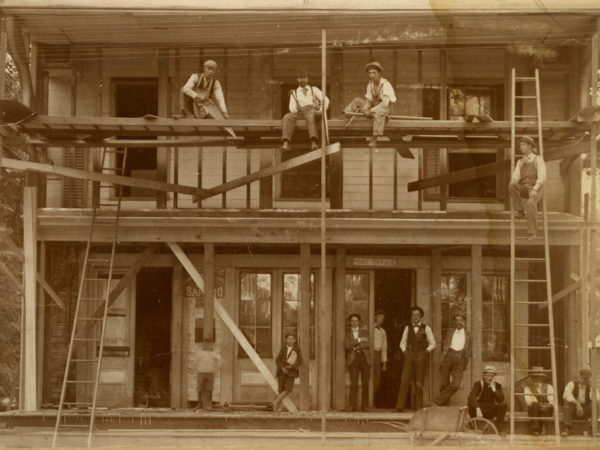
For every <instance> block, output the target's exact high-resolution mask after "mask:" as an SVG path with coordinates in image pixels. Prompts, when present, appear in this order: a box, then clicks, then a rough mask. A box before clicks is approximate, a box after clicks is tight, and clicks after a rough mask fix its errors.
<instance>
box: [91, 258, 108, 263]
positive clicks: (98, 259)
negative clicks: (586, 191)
mask: <svg viewBox="0 0 600 450" xmlns="http://www.w3.org/2000/svg"><path fill="white" fill-rule="evenodd" d="M89 261H94V262H99V261H102V262H108V261H110V259H106V258H88V262H89Z"/></svg>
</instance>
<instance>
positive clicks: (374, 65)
mask: <svg viewBox="0 0 600 450" xmlns="http://www.w3.org/2000/svg"><path fill="white" fill-rule="evenodd" d="M370 69H375V70H376V71H378V72H379V73H383V67H382V66H381V64H379V63H378V62H377V61H373V62H370V63H369V64H367V65H366V66H365V70H366V71H367V72H368V71H369V70H370Z"/></svg>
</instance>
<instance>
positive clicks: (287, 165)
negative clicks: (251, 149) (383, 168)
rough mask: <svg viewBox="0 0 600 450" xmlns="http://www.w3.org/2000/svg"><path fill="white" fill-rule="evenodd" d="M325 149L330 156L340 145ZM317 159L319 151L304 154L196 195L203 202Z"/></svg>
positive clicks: (337, 150)
mask: <svg viewBox="0 0 600 450" xmlns="http://www.w3.org/2000/svg"><path fill="white" fill-rule="evenodd" d="M325 149H326V150H325V151H326V154H327V155H332V154H334V153H336V152H339V151H340V144H339V143H337V142H336V143H335V144H331V145H328V146H327V147H326V148H325ZM319 158H321V149H319V150H314V151H312V152H308V153H305V154H303V155H300V156H297V157H295V158H292V159H288V160H287V161H284V162H282V163H281V164H279V165H277V166H271V167H267V168H265V169H261V170H259V171H258V172H253V173H251V174H250V175H245V176H243V177H240V178H236V179H235V180H231V181H229V182H227V183H223V184H221V185H219V186H216V187H214V188H211V189H205V190H204V192H203V193H202V194H200V195H198V198H199V199H200V200H204V199H207V198H209V197H212V196H214V195H218V194H222V193H224V192H227V191H230V190H231V189H235V188H238V187H240V186H243V185H245V184H248V183H251V182H253V181H256V180H260V179H261V178H266V177H270V176H273V175H276V174H278V173H281V172H283V171H286V170H289V169H293V168H294V167H298V166H301V165H303V164H307V163H309V162H311V161H315V160H317V159H319Z"/></svg>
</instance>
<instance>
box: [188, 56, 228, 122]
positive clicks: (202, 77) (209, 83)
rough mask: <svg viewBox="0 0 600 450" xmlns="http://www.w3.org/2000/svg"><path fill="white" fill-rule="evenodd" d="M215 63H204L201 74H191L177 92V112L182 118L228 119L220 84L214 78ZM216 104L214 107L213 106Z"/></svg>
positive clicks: (210, 61) (209, 61) (211, 61)
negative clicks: (208, 117) (178, 111)
mask: <svg viewBox="0 0 600 450" xmlns="http://www.w3.org/2000/svg"><path fill="white" fill-rule="evenodd" d="M216 72H217V63H216V62H214V61H213V60H211V59H209V60H208V61H205V62H204V69H203V72H202V73H193V74H192V75H191V76H190V78H189V79H188V80H187V83H185V85H184V86H183V87H182V88H181V90H180V91H179V110H180V112H181V116H183V117H186V116H188V117H197V118H199V119H204V118H205V117H207V116H210V117H212V118H213V119H229V114H228V113H227V106H226V105H225V97H224V95H223V89H222V88H221V83H219V80H217V79H216V78H215V73H216ZM215 103H216V105H215Z"/></svg>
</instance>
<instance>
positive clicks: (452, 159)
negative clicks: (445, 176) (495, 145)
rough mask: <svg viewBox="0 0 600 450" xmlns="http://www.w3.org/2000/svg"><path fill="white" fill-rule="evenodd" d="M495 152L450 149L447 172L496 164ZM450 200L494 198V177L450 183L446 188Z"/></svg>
mask: <svg viewBox="0 0 600 450" xmlns="http://www.w3.org/2000/svg"><path fill="white" fill-rule="evenodd" d="M496 153H497V152H496V150H493V149H489V150H486V149H468V150H467V149H464V150H463V149H450V150H449V151H448V170H449V171H450V172H457V171H459V170H463V169H470V168H471V167H476V166H481V165H483V164H491V163H495V162H496ZM448 196H449V197H450V198H461V199H466V198H474V199H483V198H489V199H495V198H496V175H490V176H487V177H481V178H477V179H474V180H468V181H461V182H459V183H452V184H450V185H449V186H448Z"/></svg>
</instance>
